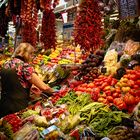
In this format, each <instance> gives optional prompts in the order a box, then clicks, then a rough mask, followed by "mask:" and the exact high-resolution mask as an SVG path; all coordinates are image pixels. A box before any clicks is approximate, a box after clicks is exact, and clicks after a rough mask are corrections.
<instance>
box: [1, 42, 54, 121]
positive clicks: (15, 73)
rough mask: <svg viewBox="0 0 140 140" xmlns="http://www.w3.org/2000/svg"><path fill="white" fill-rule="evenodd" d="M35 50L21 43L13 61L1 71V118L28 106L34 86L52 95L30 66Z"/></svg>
mask: <svg viewBox="0 0 140 140" xmlns="http://www.w3.org/2000/svg"><path fill="white" fill-rule="evenodd" d="M33 54H34V48H33V46H31V45H30V44H29V43H21V44H20V45H19V46H18V47H17V48H16V50H15V52H14V54H13V56H12V59H11V60H9V61H7V62H5V64H4V65H3V67H2V70H1V83H2V97H1V100H0V118H1V117H3V116H5V115H7V114H10V113H15V112H18V111H20V110H22V109H24V108H26V107H27V106H28V102H29V100H30V95H29V94H30V88H31V86H32V85H34V87H36V88H38V89H39V90H40V91H44V92H46V93H49V94H51V93H52V92H53V89H52V88H50V87H49V86H48V85H47V84H45V83H44V82H43V81H42V80H41V79H40V78H39V77H38V76H37V74H36V73H35V70H34V68H33V67H32V66H31V65H30V64H29V62H30V61H31V60H32V58H33Z"/></svg>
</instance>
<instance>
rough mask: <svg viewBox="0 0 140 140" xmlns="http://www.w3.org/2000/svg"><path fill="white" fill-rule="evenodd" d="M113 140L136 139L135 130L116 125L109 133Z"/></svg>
mask: <svg viewBox="0 0 140 140" xmlns="http://www.w3.org/2000/svg"><path fill="white" fill-rule="evenodd" d="M108 137H109V138H110V139H111V140H130V139H132V140H136V135H135V132H134V131H133V129H132V128H128V127H125V126H116V127H114V128H113V129H112V130H111V131H110V132H109V134H108Z"/></svg>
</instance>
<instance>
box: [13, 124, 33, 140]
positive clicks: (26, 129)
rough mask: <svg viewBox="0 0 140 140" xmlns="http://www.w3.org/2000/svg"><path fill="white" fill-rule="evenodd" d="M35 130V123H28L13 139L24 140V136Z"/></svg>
mask: <svg viewBox="0 0 140 140" xmlns="http://www.w3.org/2000/svg"><path fill="white" fill-rule="evenodd" d="M33 130H35V128H34V125H33V124H31V123H26V124H25V125H23V127H22V128H21V129H20V130H19V131H17V132H16V133H15V135H14V138H13V140H24V137H26V136H27V134H28V133H29V132H31V131H33Z"/></svg>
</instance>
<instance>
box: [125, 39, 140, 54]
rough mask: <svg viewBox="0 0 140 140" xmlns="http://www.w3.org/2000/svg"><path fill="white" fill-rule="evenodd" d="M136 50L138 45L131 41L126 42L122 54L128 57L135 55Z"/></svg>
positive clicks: (138, 47)
mask: <svg viewBox="0 0 140 140" xmlns="http://www.w3.org/2000/svg"><path fill="white" fill-rule="evenodd" d="M138 50H140V43H139V42H134V41H133V40H128V41H127V42H126V44H125V47H124V52H125V53H126V54H128V55H130V56H131V55H133V54H135V53H136V52H137V51H138Z"/></svg>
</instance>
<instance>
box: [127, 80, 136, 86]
mask: <svg viewBox="0 0 140 140" xmlns="http://www.w3.org/2000/svg"><path fill="white" fill-rule="evenodd" d="M127 84H128V85H129V86H130V87H133V86H134V85H135V82H134V81H133V80H128V82H127Z"/></svg>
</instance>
